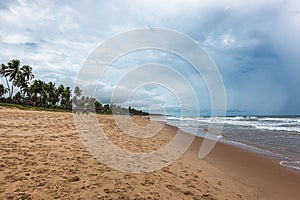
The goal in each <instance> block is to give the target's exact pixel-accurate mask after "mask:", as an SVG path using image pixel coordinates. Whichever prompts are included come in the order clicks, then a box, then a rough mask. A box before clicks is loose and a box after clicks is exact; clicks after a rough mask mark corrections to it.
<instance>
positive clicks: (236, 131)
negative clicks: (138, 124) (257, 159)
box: [154, 116, 300, 172]
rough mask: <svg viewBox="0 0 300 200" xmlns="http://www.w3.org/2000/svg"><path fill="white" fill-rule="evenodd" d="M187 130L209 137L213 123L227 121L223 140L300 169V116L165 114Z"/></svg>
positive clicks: (169, 120) (172, 123)
mask: <svg viewBox="0 0 300 200" xmlns="http://www.w3.org/2000/svg"><path fill="white" fill-rule="evenodd" d="M154 120H159V121H165V122H167V123H168V124H171V125H174V126H177V127H178V128H180V129H182V130H183V131H186V132H189V133H193V134H195V133H196V134H197V135H199V136H205V134H206V132H207V130H208V129H209V127H210V126H212V125H214V124H215V125H218V126H219V125H221V124H223V130H222V132H221V135H220V137H219V138H220V141H222V142H225V143H229V144H233V145H237V146H240V147H243V148H246V149H249V150H251V151H254V152H256V153H261V154H265V155H267V156H270V157H272V158H275V159H277V160H278V162H279V163H280V164H281V165H283V166H286V167H289V168H292V169H295V170H299V172H300V117H299V116H296V117H286V116H285V117H281V116H275V117H273V116H272V117H261V116H260V117H258V116H245V117H241V116H237V117H183V118H179V117H165V118H159V119H154Z"/></svg>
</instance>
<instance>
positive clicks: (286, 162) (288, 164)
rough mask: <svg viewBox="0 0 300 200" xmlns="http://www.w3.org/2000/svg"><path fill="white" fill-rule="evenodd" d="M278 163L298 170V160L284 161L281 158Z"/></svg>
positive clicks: (299, 167)
mask: <svg viewBox="0 0 300 200" xmlns="http://www.w3.org/2000/svg"><path fill="white" fill-rule="evenodd" d="M279 164H280V165H282V166H285V167H289V168H293V169H297V170H300V161H285V160H282V161H280V163H279ZM293 164H295V165H296V166H294V165H293ZM297 165H298V166H297Z"/></svg>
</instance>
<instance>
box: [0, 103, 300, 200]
mask: <svg viewBox="0 0 300 200" xmlns="http://www.w3.org/2000/svg"><path fill="white" fill-rule="evenodd" d="M98 120H99V124H100V126H101V127H102V128H103V130H104V131H105V133H106V134H107V135H108V137H109V138H110V139H111V140H112V141H113V142H114V143H115V144H117V145H119V146H120V147H122V148H126V149H128V150H130V151H140V152H149V151H153V150H156V149H158V148H160V147H162V146H164V145H165V144H166V143H168V141H170V140H171V139H172V138H173V136H174V133H176V131H177V129H176V128H174V127H171V126H168V125H165V126H164V128H163V129H162V131H161V132H160V133H159V134H158V135H156V136H154V137H152V138H147V139H137V138H135V137H132V136H128V135H127V134H125V133H123V132H122V131H121V130H120V129H119V127H118V126H117V124H116V123H115V121H114V120H113V118H112V117H111V116H104V115H99V116H98ZM134 121H135V123H137V124H139V125H141V126H146V125H147V124H148V123H149V120H146V119H144V118H139V117H135V118H134ZM155 123H159V122H155ZM201 141H202V139H201V138H197V139H196V140H195V141H194V143H193V145H192V146H191V147H190V149H189V150H188V151H187V152H186V153H185V154H184V155H183V156H182V157H181V158H180V159H178V160H177V161H175V162H174V163H172V164H171V165H170V166H168V167H164V168H163V169H161V170H158V171H155V172H151V173H137V174H133V173H124V172H121V171H117V170H114V169H111V168H109V167H107V166H106V165H104V164H102V163H100V162H99V161H98V160H96V159H95V158H93V157H92V156H91V155H90V153H89V152H88V151H87V150H86V148H85V147H84V146H83V145H82V143H81V140H80V139H79V136H78V133H77V131H76V128H75V126H74V122H73V116H72V114H71V113H57V112H45V111H44V112H40V111H24V110H18V109H7V108H1V107H0V172H1V173H0V199H194V200H196V199H297V198H298V197H299V196H300V191H299V190H297V188H298V187H299V185H300V175H299V174H298V173H295V172H293V171H291V170H288V169H286V168H284V167H281V166H279V165H278V164H277V163H276V162H274V161H272V160H268V159H266V158H264V157H262V156H259V155H256V154H253V153H250V152H247V151H245V150H242V149H238V148H236V147H232V146H228V145H225V144H220V143H218V144H217V146H216V148H214V150H213V151H212V152H211V154H210V155H209V156H208V157H207V158H206V159H204V160H200V159H198V157H197V155H198V151H199V148H200V145H201Z"/></svg>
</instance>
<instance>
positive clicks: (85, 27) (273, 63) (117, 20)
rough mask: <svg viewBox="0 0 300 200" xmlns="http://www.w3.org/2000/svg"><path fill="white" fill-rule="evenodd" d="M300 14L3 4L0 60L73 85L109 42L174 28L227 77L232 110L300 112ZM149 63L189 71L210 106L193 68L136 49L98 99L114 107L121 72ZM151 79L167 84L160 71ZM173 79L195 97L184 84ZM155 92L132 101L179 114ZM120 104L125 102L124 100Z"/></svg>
mask: <svg viewBox="0 0 300 200" xmlns="http://www.w3.org/2000/svg"><path fill="white" fill-rule="evenodd" d="M299 10H300V3H299V2H297V1H292V0H289V1H274V0H267V1H258V0H254V1H253V0H246V1H237V0H235V1H226V2H220V1H217V0H213V1H197V0H188V1H180V0H174V1H172V2H170V1H167V0H160V1H151V2H150V1H138V0H133V1H93V0H90V1H72V2H69V1H55V0H54V1H46V0H42V1H26V0H17V1H6V0H4V1H1V2H0V62H1V63H6V62H8V61H9V60H10V59H13V58H18V59H20V60H21V61H22V63H23V64H29V65H31V66H32V67H33V70H34V73H35V74H36V77H37V78H41V79H46V80H48V81H54V82H57V84H59V83H66V84H69V85H70V86H71V85H72V82H73V80H75V78H76V75H77V73H78V71H79V70H80V68H81V66H82V64H83V63H84V61H85V59H86V58H87V57H88V56H89V54H90V53H91V52H92V51H93V50H94V49H95V48H96V47H97V46H98V45H99V44H100V43H101V42H103V41H105V40H106V39H108V38H109V37H111V36H113V35H115V34H118V33H121V32H123V31H128V30H131V29H134V28H140V27H148V28H150V29H151V28H153V27H163V28H170V29H175V30H177V31H180V32H183V33H184V34H186V35H187V36H189V37H191V38H192V39H194V40H195V41H197V42H198V43H199V44H200V45H201V46H203V47H204V49H205V50H206V51H207V52H208V54H209V55H210V56H211V57H212V59H213V60H214V62H215V63H216V65H217V66H218V68H219V70H220V73H221V74H222V78H223V80H224V84H225V88H226V91H227V102H228V109H232V110H241V111H245V113H247V112H248V113H268V114H272V113H273V114H278V113H281V114H299V113H300V106H299V105H298V104H299V103H298V102H300V91H299V87H298V85H300V79H299V78H298V76H299V74H300V68H299V65H300V59H299V58H300V55H299V51H298V48H299V46H300V38H299V36H298V35H300V26H299V22H300V15H299V14H298V13H299ZM120 47H122V46H120ZM149 62H152V63H161V64H165V65H169V66H172V67H174V69H176V70H177V71H179V72H180V73H182V74H183V75H184V76H185V77H186V79H188V80H189V81H190V82H191V83H192V85H193V87H194V88H196V90H197V91H198V94H197V96H198V98H199V99H200V101H201V108H207V109H209V107H210V100H209V94H208V91H207V88H206V86H205V83H204V82H203V80H201V78H199V77H197V74H195V72H193V71H192V70H189V67H188V63H186V62H185V61H183V60H180V59H179V58H174V56H173V55H170V54H163V53H162V52H159V53H158V52H151V51H148V52H143V53H140V54H138V53H136V54H135V53H134V52H133V53H132V55H131V56H130V55H128V56H126V57H124V58H120V59H119V60H118V62H115V63H113V65H112V66H111V67H110V68H109V70H110V72H108V73H107V77H106V78H104V79H103V80H101V81H102V82H101V83H100V84H99V87H98V89H97V90H98V91H99V98H100V99H101V100H102V101H105V102H108V100H110V98H109V97H110V94H111V91H112V90H113V89H114V87H115V85H114V84H116V82H117V81H118V80H119V78H120V77H121V76H122V74H124V73H125V72H127V71H128V70H129V69H130V68H131V67H132V66H138V65H142V64H147V63H149ZM150 75H151V76H152V77H153V78H155V77H159V78H160V79H165V76H164V74H162V73H159V72H156V73H155V72H154V71H153V73H150V72H149V74H148V75H147V76H150ZM144 76H146V75H145V74H142V73H141V74H136V76H135V77H144ZM137 79H138V78H137ZM169 81H170V83H171V84H173V85H174V86H176V87H177V90H178V91H179V93H180V94H181V93H182V95H183V96H184V95H185V96H186V97H188V95H187V94H184V92H182V91H184V88H182V86H181V85H180V84H176V81H175V80H171V79H169ZM98 83H99V82H98ZM123 86H124V87H125V88H124V91H126V84H124V85H123ZM150 88H151V87H150V86H147V87H145V88H142V89H140V90H139V91H138V92H137V93H136V94H135V97H134V99H133V100H132V101H133V102H135V104H136V105H140V106H141V107H142V108H146V107H147V105H148V104H147V103H143V98H142V97H146V98H147V99H149V100H150V99H151V103H158V104H161V105H163V103H162V102H169V105H170V109H171V107H172V109H174V110H175V109H176V108H175V107H176V103H175V101H173V100H172V98H171V97H170V96H169V97H168V96H164V95H161V93H164V92H163V89H162V88H159V87H156V88H155V87H154V89H150ZM127 89H128V88H127ZM165 92H166V91H165ZM270 99H272V102H269V103H268V101H269V100H270ZM118 101H119V102H120V103H122V95H120V97H119V100H118ZM169 105H165V106H167V107H168V106H169ZM264 105H267V106H264Z"/></svg>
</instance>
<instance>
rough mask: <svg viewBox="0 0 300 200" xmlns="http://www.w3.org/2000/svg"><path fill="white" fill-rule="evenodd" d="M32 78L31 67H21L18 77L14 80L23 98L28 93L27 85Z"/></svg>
mask: <svg viewBox="0 0 300 200" xmlns="http://www.w3.org/2000/svg"><path fill="white" fill-rule="evenodd" d="M33 78H34V75H33V73H32V67H30V66H29V65H23V67H21V69H20V71H19V76H18V78H17V80H16V83H17V86H18V87H20V90H21V91H22V93H23V97H25V95H26V93H27V91H28V84H29V81H30V80H32V79H33Z"/></svg>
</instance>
